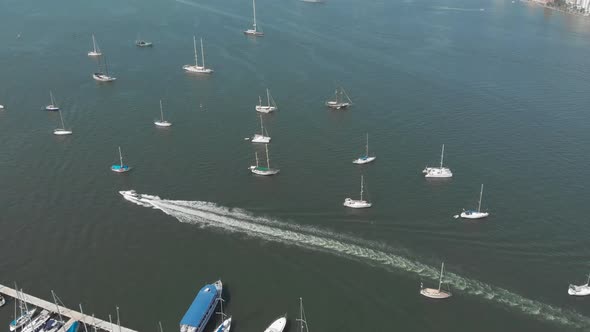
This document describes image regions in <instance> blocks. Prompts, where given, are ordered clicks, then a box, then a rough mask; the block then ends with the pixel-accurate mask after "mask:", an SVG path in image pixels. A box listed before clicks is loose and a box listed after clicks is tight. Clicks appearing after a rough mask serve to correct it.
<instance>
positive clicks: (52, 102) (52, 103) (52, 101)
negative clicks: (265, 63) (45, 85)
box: [49, 90, 55, 106]
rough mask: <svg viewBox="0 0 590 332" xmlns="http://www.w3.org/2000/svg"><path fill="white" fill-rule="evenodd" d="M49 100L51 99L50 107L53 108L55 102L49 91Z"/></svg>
mask: <svg viewBox="0 0 590 332" xmlns="http://www.w3.org/2000/svg"><path fill="white" fill-rule="evenodd" d="M49 98H50V99H51V105H53V106H55V101H54V100H53V92H51V90H49Z"/></svg>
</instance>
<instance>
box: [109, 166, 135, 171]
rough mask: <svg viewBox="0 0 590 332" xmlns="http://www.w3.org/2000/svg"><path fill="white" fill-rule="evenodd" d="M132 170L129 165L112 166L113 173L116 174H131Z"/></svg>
mask: <svg viewBox="0 0 590 332" xmlns="http://www.w3.org/2000/svg"><path fill="white" fill-rule="evenodd" d="M130 170H131V167H129V166H127V165H123V166H121V165H113V166H111V171H113V172H115V173H125V172H129V171H130Z"/></svg>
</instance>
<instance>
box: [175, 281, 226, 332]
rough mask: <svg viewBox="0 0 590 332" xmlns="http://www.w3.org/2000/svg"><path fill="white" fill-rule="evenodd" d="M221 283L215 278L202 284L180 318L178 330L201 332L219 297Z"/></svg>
mask: <svg viewBox="0 0 590 332" xmlns="http://www.w3.org/2000/svg"><path fill="white" fill-rule="evenodd" d="M222 289H223V284H222V283H221V280H217V281H216V282H215V283H213V284H208V285H205V286H203V288H201V290H200V291H199V293H198V294H197V296H196V297H195V299H194V300H193V303H192V304H191V305H190V307H189V308H188V310H187V311H186V313H185V314H184V316H183V317H182V319H181V320H180V332H202V331H204V330H205V326H207V322H208V321H209V319H210V318H211V315H212V314H213V312H214V311H215V308H216V307H217V302H219V300H220V299H221V291H222Z"/></svg>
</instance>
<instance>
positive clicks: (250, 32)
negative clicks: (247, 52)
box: [244, 0, 264, 37]
mask: <svg viewBox="0 0 590 332" xmlns="http://www.w3.org/2000/svg"><path fill="white" fill-rule="evenodd" d="M252 10H253V12H254V23H253V24H252V29H248V30H245V31H244V34H245V35H247V36H254V37H262V36H264V32H262V31H260V30H258V26H257V25H256V0H252Z"/></svg>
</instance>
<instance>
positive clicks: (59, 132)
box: [53, 110, 72, 135]
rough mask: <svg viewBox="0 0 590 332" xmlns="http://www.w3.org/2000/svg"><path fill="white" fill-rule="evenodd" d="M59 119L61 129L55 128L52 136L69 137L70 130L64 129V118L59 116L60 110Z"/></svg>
mask: <svg viewBox="0 0 590 332" xmlns="http://www.w3.org/2000/svg"><path fill="white" fill-rule="evenodd" d="M59 119H60V120H61V127H60V128H56V129H54V130H53V134H54V135H71V134H72V131H71V130H70V129H66V125H65V124H64V118H63V116H61V110H59Z"/></svg>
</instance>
